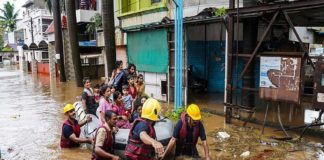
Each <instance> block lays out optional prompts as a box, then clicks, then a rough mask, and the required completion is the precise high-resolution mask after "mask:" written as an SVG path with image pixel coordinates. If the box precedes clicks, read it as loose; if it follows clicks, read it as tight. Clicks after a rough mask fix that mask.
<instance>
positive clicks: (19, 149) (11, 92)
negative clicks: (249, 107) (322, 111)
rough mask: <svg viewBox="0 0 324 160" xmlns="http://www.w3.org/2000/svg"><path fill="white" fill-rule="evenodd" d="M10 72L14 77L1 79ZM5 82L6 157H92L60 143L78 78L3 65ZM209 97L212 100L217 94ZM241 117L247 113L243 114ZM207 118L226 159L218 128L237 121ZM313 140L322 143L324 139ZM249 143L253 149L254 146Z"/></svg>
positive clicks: (293, 119)
mask: <svg viewBox="0 0 324 160" xmlns="http://www.w3.org/2000/svg"><path fill="white" fill-rule="evenodd" d="M9 72H10V74H15V76H9V77H6V78H4V77H1V75H5V74H6V73H9ZM95 83H99V81H96V82H93V85H94V84H95ZM0 84H1V87H0V124H1V125H0V142H1V143H0V149H1V151H2V152H5V155H3V157H2V158H4V159H19V160H20V159H62V160H65V159H66V160H74V159H75V160H83V159H84V160H88V159H90V158H91V151H89V150H87V149H85V148H77V149H60V147H59V140H60V136H61V127H62V122H63V120H64V117H63V114H62V108H63V106H64V105H65V104H66V103H73V102H74V101H75V97H76V96H77V95H79V94H80V93H81V91H82V89H83V88H78V87H75V86H76V85H75V83H74V82H66V83H61V82H59V80H58V79H56V80H51V79H49V76H47V75H40V74H38V75H32V74H24V73H21V72H19V71H17V70H15V69H14V68H0ZM214 96H217V95H214ZM209 99H210V100H213V97H210V98H209ZM214 99H215V98H214ZM217 99H222V97H219V95H218V98H217ZM193 100H194V99H193ZM195 102H196V103H198V104H199V105H201V106H202V107H206V108H211V109H213V108H218V110H219V111H223V105H222V104H220V103H218V104H216V103H209V102H208V101H206V100H203V101H199V100H197V101H195ZM162 106H163V108H164V109H166V108H170V107H171V106H172V104H171V105H167V104H163V105H162ZM275 108H276V107H270V110H269V118H268V120H269V121H274V122H276V110H275ZM258 109H259V110H260V112H256V114H255V115H254V117H255V118H258V119H263V116H264V114H263V110H264V107H262V106H260V107H258ZM281 109H282V119H283V121H284V123H288V124H299V125H300V124H303V120H304V118H303V116H304V109H302V108H300V107H297V106H283V107H281ZM242 116H244V115H243V114H242ZM203 117H204V118H203V121H204V125H205V128H206V132H207V134H208V143H209V144H210V147H211V157H212V159H226V158H227V156H225V154H224V153H223V152H221V151H217V150H215V149H216V148H217V147H218V148H219V146H220V144H218V143H215V142H214V138H215V136H214V135H213V132H215V131H217V130H219V129H228V128H231V127H232V125H225V123H224V117H221V116H215V115H210V114H205V115H204V116H203ZM234 124H235V125H237V126H241V125H242V122H241V121H235V120H234ZM249 127H253V128H258V129H260V128H261V127H260V126H259V125H255V124H249ZM265 133H266V135H265V136H270V135H278V136H282V133H281V132H277V133H274V132H273V128H269V127H267V128H266V132H265ZM290 134H291V135H292V136H294V137H296V136H297V135H296V134H295V133H291V132H290ZM308 138H310V137H308ZM310 140H312V141H316V142H321V139H319V138H311V139H310ZM251 144H252V143H251ZM250 146H252V147H253V145H250ZM228 147H229V146H227V148H228ZM198 148H199V151H200V155H204V154H203V148H202V146H201V144H200V143H199V146H198ZM225 148H226V147H225ZM284 151H287V150H284ZM307 152H308V150H307V149H301V150H300V151H298V152H294V153H293V154H289V155H286V158H291V159H294V158H295V159H296V157H298V156H300V155H303V156H304V157H306V158H308V157H309V156H308V155H307ZM312 156H313V153H312ZM232 158H233V157H231V158H230V159H232ZM279 159H280V158H279Z"/></svg>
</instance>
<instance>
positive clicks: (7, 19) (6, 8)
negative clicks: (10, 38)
mask: <svg viewBox="0 0 324 160" xmlns="http://www.w3.org/2000/svg"><path fill="white" fill-rule="evenodd" d="M0 13H1V16H0V27H2V28H4V29H5V30H6V31H10V32H13V31H14V30H15V29H16V24H17V21H18V19H17V18H18V13H19V10H18V11H17V12H15V6H14V4H11V3H10V2H7V3H5V4H4V5H3V8H0Z"/></svg>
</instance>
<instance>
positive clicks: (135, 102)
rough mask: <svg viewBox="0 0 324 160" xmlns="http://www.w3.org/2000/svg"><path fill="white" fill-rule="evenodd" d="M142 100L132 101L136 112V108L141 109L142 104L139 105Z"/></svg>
mask: <svg viewBox="0 0 324 160" xmlns="http://www.w3.org/2000/svg"><path fill="white" fill-rule="evenodd" d="M141 99H142V98H136V99H135V101H134V110H137V108H138V107H141V106H142V105H143V104H142V103H141Z"/></svg>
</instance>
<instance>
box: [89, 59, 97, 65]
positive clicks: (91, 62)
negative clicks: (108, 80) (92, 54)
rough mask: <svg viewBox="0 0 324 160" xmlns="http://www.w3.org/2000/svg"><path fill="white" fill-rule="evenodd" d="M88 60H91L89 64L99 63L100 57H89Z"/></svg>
mask: <svg viewBox="0 0 324 160" xmlns="http://www.w3.org/2000/svg"><path fill="white" fill-rule="evenodd" d="M88 62H89V65H97V64H98V58H89V59H88Z"/></svg>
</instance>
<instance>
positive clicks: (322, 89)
mask: <svg viewBox="0 0 324 160" xmlns="http://www.w3.org/2000/svg"><path fill="white" fill-rule="evenodd" d="M313 107H314V108H316V109H324V62H317V63H316V69H315V76H314V94H313Z"/></svg>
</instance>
